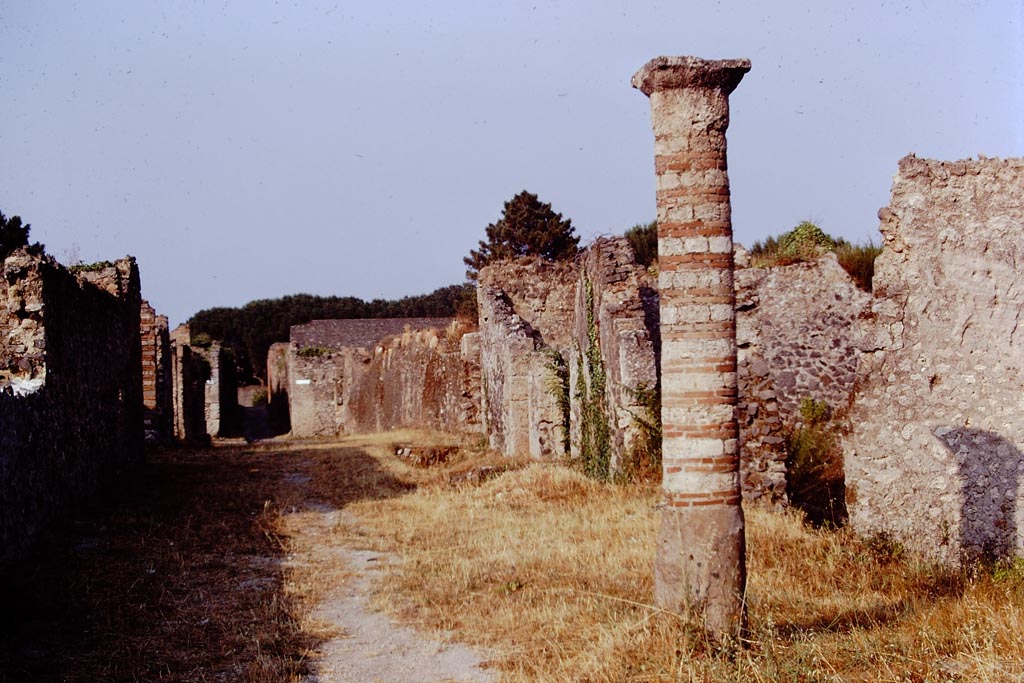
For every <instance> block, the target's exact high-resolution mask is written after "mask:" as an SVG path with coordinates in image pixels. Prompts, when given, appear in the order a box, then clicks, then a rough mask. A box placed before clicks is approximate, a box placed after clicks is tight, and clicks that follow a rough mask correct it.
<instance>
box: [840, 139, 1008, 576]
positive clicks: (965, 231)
mask: <svg viewBox="0 0 1024 683" xmlns="http://www.w3.org/2000/svg"><path fill="white" fill-rule="evenodd" d="M879 218H880V219H881V230H882V234H883V237H884V243H883V246H884V249H883V252H882V254H881V256H879V257H878V260H877V261H876V266H875V276H874V289H875V297H876V298H875V299H874V301H873V302H872V307H871V315H870V317H868V318H867V319H866V320H865V321H864V326H863V329H862V336H861V337H860V339H859V342H858V343H859V345H860V347H861V351H862V352H863V355H862V357H861V363H860V367H859V369H858V371H857V385H856V393H855V397H854V400H853V404H852V408H851V411H850V420H849V423H850V433H849V434H848V435H847V436H846V438H845V440H844V456H845V467H846V486H847V507H848V510H849V513H850V521H851V522H852V524H853V526H854V528H855V529H857V530H858V531H860V532H863V533H875V532H882V533H885V534H888V535H890V536H891V537H892V538H894V539H896V540H897V541H899V542H901V543H903V544H904V545H905V546H907V547H910V548H913V549H916V550H920V551H923V552H925V553H927V554H929V555H931V556H933V557H936V558H939V559H942V560H946V561H951V562H956V561H959V560H961V559H962V558H964V557H976V556H979V555H992V556H999V555H1005V554H1009V553H1013V554H1021V552H1022V550H1024V492H1022V490H1021V481H1022V477H1024V159H1007V160H1001V159H980V160H966V161H955V162H941V161H933V160H927V159H918V158H916V157H914V156H913V155H911V156H908V157H906V158H904V159H902V160H901V161H900V163H899V172H898V173H897V176H896V179H895V180H894V182H893V187H892V198H891V200H890V203H889V206H888V207H886V208H883V209H882V210H880V211H879Z"/></svg>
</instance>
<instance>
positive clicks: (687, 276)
mask: <svg viewBox="0 0 1024 683" xmlns="http://www.w3.org/2000/svg"><path fill="white" fill-rule="evenodd" d="M749 69H750V62H749V61H747V60H728V61H707V60H703V59H698V58H696V57H659V58H657V59H654V60H652V61H651V62H649V63H648V64H647V65H646V66H644V68H643V69H641V70H640V71H638V72H637V74H636V75H635V76H634V77H633V85H634V87H636V88H639V89H640V90H641V91H642V92H643V93H644V94H645V95H647V96H648V97H650V99H651V117H652V120H653V125H654V147H655V160H654V169H655V174H656V177H657V189H656V198H657V203H658V213H657V216H658V269H659V282H658V287H659V296H660V309H661V342H662V344H661V387H662V395H661V402H662V467H663V469H662V474H663V489H664V492H665V508H664V510H663V513H662V525H661V531H660V532H659V538H658V557H657V558H656V561H655V597H656V599H657V601H658V603H659V604H661V605H662V606H665V607H667V608H668V609H672V610H679V611H684V610H696V611H698V612H699V613H701V614H702V615H703V618H704V622H705V627H706V628H707V630H708V631H709V633H711V634H712V635H713V636H715V637H718V636H726V635H731V636H735V635H739V632H740V631H741V630H742V628H743V624H744V622H745V612H744V609H743V601H742V599H743V590H744V586H745V581H746V580H745V571H744V563H745V561H744V537H743V513H742V509H741V508H740V502H741V496H740V483H739V447H738V444H739V430H738V426H737V423H736V417H735V406H736V396H737V385H736V311H735V302H736V298H735V291H734V289H733V278H732V269H733V255H732V213H731V207H730V203H729V178H728V174H727V170H726V169H727V162H726V151H725V130H726V128H727V127H728V124H729V102H728V96H729V93H731V92H732V90H733V89H734V88H735V87H736V85H737V84H739V82H740V79H741V78H742V77H743V74H745V73H746V72H747V71H748V70H749Z"/></svg>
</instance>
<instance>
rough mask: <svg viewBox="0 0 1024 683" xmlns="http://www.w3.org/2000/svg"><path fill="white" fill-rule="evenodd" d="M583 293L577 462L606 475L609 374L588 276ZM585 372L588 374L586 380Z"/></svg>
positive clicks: (608, 465) (586, 469)
mask: <svg viewBox="0 0 1024 683" xmlns="http://www.w3.org/2000/svg"><path fill="white" fill-rule="evenodd" d="M584 294H585V305H586V308H587V348H586V349H585V350H584V351H583V353H581V354H580V361H579V368H578V370H579V372H578V373H577V380H576V395H577V397H578V398H579V399H580V405H581V410H580V464H581V466H582V468H583V471H584V472H585V473H586V474H588V475H589V476H591V477H594V478H596V479H608V477H609V474H610V469H611V429H610V428H609V426H608V415H607V412H606V408H605V405H606V399H605V392H606V389H607V384H608V376H607V374H606V372H605V368H604V361H603V360H602V358H601V344H600V339H599V337H598V331H597V321H596V320H595V319H594V285H593V283H591V282H590V280H589V279H584ZM584 365H585V366H586V367H585V368H584ZM584 370H586V372H585V371H584ZM587 375H589V377H590V381H589V382H587V379H586V376H587Z"/></svg>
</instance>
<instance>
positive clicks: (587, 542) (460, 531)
mask: <svg viewBox="0 0 1024 683" xmlns="http://www.w3.org/2000/svg"><path fill="white" fill-rule="evenodd" d="M367 452H369V453H371V454H373V455H374V456H375V457H378V458H381V462H382V463H385V464H384V466H385V467H391V466H393V465H390V464H388V463H389V462H390V460H389V458H388V455H387V453H386V449H384V448H375V447H374V446H373V445H371V444H367ZM396 476H397V477H399V478H406V477H410V476H411V475H410V474H409V473H407V472H400V471H397V470H396ZM434 476H435V477H436V476H437V473H436V472H434ZM657 501H658V492H657V491H656V490H655V489H653V488H623V487H619V486H615V485H610V484H599V483H596V482H594V481H592V480H589V479H586V478H584V477H582V476H581V475H579V474H577V473H576V472H573V471H571V470H568V469H566V468H564V467H560V466H553V465H531V466H528V467H526V468H524V469H521V470H518V471H515V472H511V473H508V474H505V475H504V476H502V477H500V478H496V479H493V480H490V481H488V482H485V483H483V484H481V485H478V486H463V487H456V488H452V487H450V486H443V485H442V486H439V485H422V486H420V487H419V488H418V490H417V491H416V492H414V493H410V494H409V495H405V496H401V497H397V498H392V499H388V500H376V501H374V500H366V501H362V502H360V503H357V504H354V505H353V506H351V508H350V509H351V510H352V512H354V513H355V514H357V515H358V516H359V517H360V518H361V519H362V520H363V521H364V523H365V524H366V525H367V527H368V531H367V532H366V533H365V536H364V538H363V539H362V543H364V544H366V545H367V546H370V547H374V548H378V549H381V550H387V551H390V552H394V553H397V554H399V555H400V556H401V557H402V558H404V562H403V563H402V564H401V565H399V568H398V569H397V570H396V571H395V572H393V573H392V574H391V575H390V576H389V577H388V578H387V580H386V582H385V583H384V585H383V586H382V591H381V594H380V596H379V597H380V600H381V603H382V604H383V605H385V606H386V607H387V608H388V609H390V610H391V611H393V612H394V613H396V614H398V615H400V616H401V617H403V618H405V619H409V620H412V621H415V622H418V623H420V624H421V625H423V626H425V627H428V628H437V629H444V630H447V631H451V632H452V633H454V634H455V636H456V637H457V638H459V639H461V640H465V641H467V642H470V643H473V644H477V645H481V646H486V647H489V648H493V649H494V650H495V651H497V652H499V653H500V655H499V656H498V657H496V659H495V661H494V662H493V663H492V664H493V666H495V667H497V668H498V669H500V670H501V671H502V672H503V673H504V680H507V681H637V682H639V681H794V682H795V681H1019V680H1024V617H1022V609H1021V608H1022V606H1024V565H1002V566H999V567H987V568H974V569H972V570H969V571H962V572H951V571H944V570H942V569H939V568H937V567H934V566H931V565H929V564H928V563H926V562H923V561H921V560H919V559H917V558H914V557H912V556H910V555H908V554H906V553H904V552H903V551H902V550H901V549H900V548H899V547H898V546H894V545H893V544H891V543H887V542H885V540H884V539H871V540H858V539H857V538H855V537H854V536H853V535H852V534H850V533H848V532H846V531H834V530H833V531H826V530H814V529H810V528H808V527H806V526H804V525H803V524H802V522H801V520H800V519H799V518H798V517H796V516H795V515H773V514H769V513H766V512H764V511H760V510H750V511H748V548H749V556H748V563H749V576H750V579H749V585H748V603H749V612H750V625H751V633H750V638H749V641H748V642H746V643H744V644H743V646H742V647H739V648H736V649H734V650H731V651H721V650H715V649H713V648H711V647H709V646H708V645H707V643H705V642H704V640H703V639H702V638H701V636H700V634H699V633H698V632H696V631H695V630H694V629H692V628H690V627H689V626H688V625H687V624H686V623H685V622H684V621H683V620H681V619H680V618H679V617H677V616H676V615H672V614H666V613H664V612H661V611H659V610H657V609H655V608H654V607H653V606H652V605H651V604H650V601H651V597H650V596H651V592H652V587H651V574H652V569H651V562H652V557H653V547H654V537H655V533H656V525H657V510H656V505H657ZM349 542H352V540H351V539H350V541H349Z"/></svg>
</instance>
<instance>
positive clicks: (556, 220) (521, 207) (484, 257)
mask: <svg viewBox="0 0 1024 683" xmlns="http://www.w3.org/2000/svg"><path fill="white" fill-rule="evenodd" d="M574 232H575V229H574V228H573V227H572V221H571V220H569V219H565V220H562V214H560V213H555V212H554V211H552V210H551V205H550V204H545V203H543V202H541V201H540V200H539V199H537V195H535V194H532V193H530V192H527V191H526V190H523V191H522V192H520V193H519V194H517V195H516V196H515V197H513V198H512V199H510V200H509V201H507V202H505V208H504V210H503V211H502V212H501V219H500V220H499V221H498V222H497V223H491V224H490V225H488V226H487V241H483V240H481V241H480V247H479V248H478V249H473V250H471V251H470V252H469V256H467V257H465V258H464V259H462V260H463V262H465V264H466V265H467V266H468V267H469V269H468V270H467V271H466V277H467V278H469V279H470V280H476V278H477V275H478V273H479V272H480V269H481V268H483V267H484V266H486V265H487V264H488V263H492V262H494V261H500V260H503V259H511V258H517V257H519V256H540V257H542V258H545V259H548V260H550V261H561V260H564V259H568V258H572V257H573V256H575V255H576V253H577V252H578V251H579V243H580V238H579V237H578V236H576V235H575V234H574Z"/></svg>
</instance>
